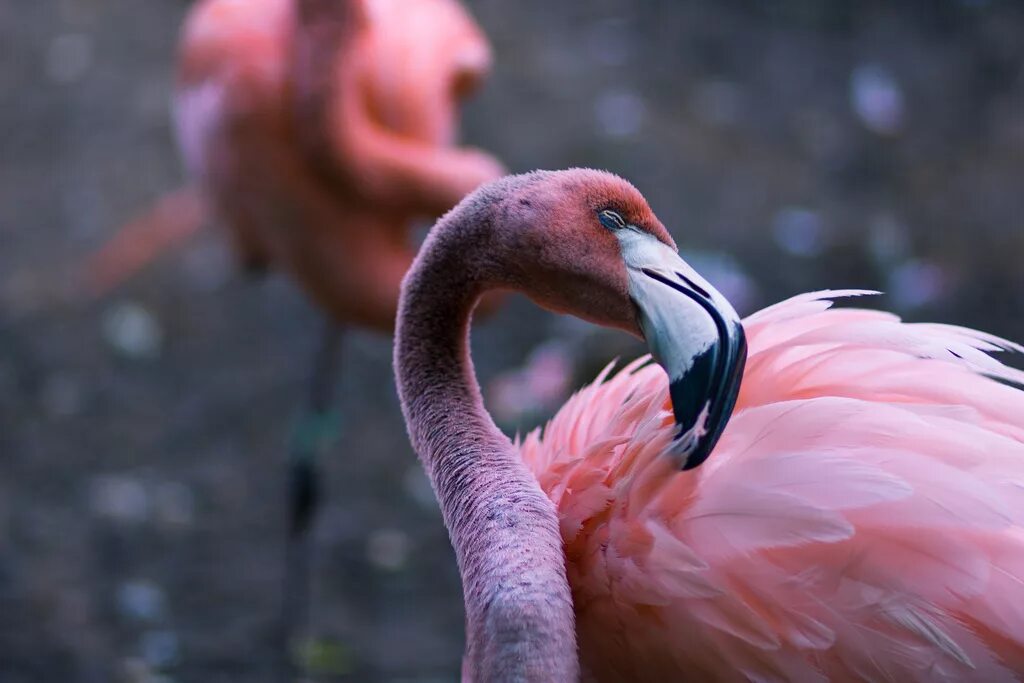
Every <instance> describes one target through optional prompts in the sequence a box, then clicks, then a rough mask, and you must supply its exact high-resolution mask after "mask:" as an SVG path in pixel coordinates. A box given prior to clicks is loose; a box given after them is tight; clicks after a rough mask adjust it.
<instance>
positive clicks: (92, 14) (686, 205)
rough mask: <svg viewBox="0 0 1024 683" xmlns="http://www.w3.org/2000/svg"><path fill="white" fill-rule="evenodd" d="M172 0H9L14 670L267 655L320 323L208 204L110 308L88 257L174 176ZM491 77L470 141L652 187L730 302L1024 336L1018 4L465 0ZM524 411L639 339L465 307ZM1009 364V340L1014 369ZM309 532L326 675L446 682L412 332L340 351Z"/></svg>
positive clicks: (1, 64)
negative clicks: (332, 440)
mask: <svg viewBox="0 0 1024 683" xmlns="http://www.w3.org/2000/svg"><path fill="white" fill-rule="evenodd" d="M188 7H189V4H188V3H187V2H182V1H181V0H148V1H147V2H137V1H135V0H4V2H3V3H2V4H0V55H2V59H0V104H2V106H0V467H2V469H0V681H4V682H5V683H6V682H9V681H11V682H15V681H17V682H20V681H67V682H72V683H74V682H78V681H88V682H92V681H125V682H152V683H170V682H171V681H182V682H185V681H241V680H245V681H269V680H271V672H272V664H273V662H274V658H275V656H276V653H275V651H274V628H275V625H276V624H275V619H276V618H277V614H278V609H279V603H280V576H281V569H282V544H283V539H284V534H285V515H284V508H285V497H284V493H285V488H284V480H283V475H284V452H285V450H284V444H285V442H286V439H287V435H288V433H289V430H290V428H291V424H292V420H293V418H294V415H295V412H296V408H297V406H298V404H299V401H300V400H301V398H302V396H303V395H304V387H305V384H306V379H307V373H308V365H309V358H310V354H311V352H312V351H313V349H314V348H315V346H316V342H317V337H318V335H319V330H320V324H319V323H320V321H319V318H318V316H317V314H316V312H315V311H314V310H312V309H311V307H310V306H309V305H308V304H307V303H306V302H305V301H304V300H303V298H302V296H301V295H300V294H299V293H298V292H297V291H296V290H295V289H294V288H293V287H292V286H291V284H290V283H288V282H287V281H285V280H284V279H283V278H282V277H280V276H277V277H272V278H270V279H269V280H267V281H265V282H263V283H261V284H259V283H253V282H250V281H248V280H247V279H246V278H245V277H243V276H242V275H240V274H239V273H237V272H236V270H235V269H234V267H233V263H232V260H231V257H230V254H229V253H228V250H227V246H226V241H225V240H224V239H223V234H222V233H220V232H218V231H217V230H212V229H211V230H207V231H205V232H204V233H203V234H202V235H200V236H199V237H198V239H194V240H192V241H191V242H189V243H188V244H187V245H186V246H185V247H184V248H182V249H179V250H177V251H175V252H174V253H171V254H168V255H167V257H166V258H163V259H161V260H160V261H159V262H158V263H156V264H155V265H154V266H153V267H151V268H149V269H148V270H147V271H145V272H144V273H142V274H141V275H140V276H139V277H137V278H135V279H134V280H132V281H131V282H130V283H129V284H128V285H126V286H124V287H122V288H120V289H119V290H117V291H116V292H115V294H114V295H113V296H111V297H109V298H108V299H105V300H102V301H90V300H88V298H87V297H85V296H84V295H83V294H82V293H81V291H80V289H79V288H78V287H77V286H76V285H75V282H76V273H77V270H78V268H80V266H81V264H82V261H83V259H84V258H85V257H86V256H87V255H88V254H89V253H90V252H91V251H92V250H94V249H96V248H97V247H99V246H100V245H101V244H102V243H103V242H104V241H105V240H106V239H108V238H109V237H110V236H111V235H112V234H113V233H114V231H115V230H116V228H117V226H118V225H119V224H120V223H121V222H123V221H124V220H126V219H127V218H129V217H130V216H132V215H133V214H135V213H136V212H138V211H139V210H140V209H143V208H144V207H146V206H147V205H148V204H149V203H150V202H152V201H153V200H155V199H156V198H157V197H159V196H160V195H161V194H162V193H163V192H165V191H167V190H170V189H173V188H175V187H177V186H179V185H180V184H181V182H182V172H181V169H180V166H179V162H178V160H177V156H176V152H175V147H174V144H173V141H172V136H171V129H170V124H169V117H168V100H169V96H170V92H171V72H172V63H173V60H174V55H175V43H176V34H177V31H178V28H179V25H180V23H181V20H182V18H183V16H184V13H185V12H186V11H187V10H188ZM470 8H471V10H472V11H473V12H474V14H475V15H476V17H477V18H478V19H479V21H480V23H481V24H482V25H483V27H484V29H485V30H486V31H487V32H488V33H489V35H490V36H491V39H492V40H493V44H494V48H495V53H496V70H495V73H494V75H493V78H492V79H491V80H490V81H489V83H488V84H487V86H486V88H485V90H484V92H482V93H481V94H480V96H479V97H477V98H476V99H475V100H474V102H473V103H472V104H471V105H470V106H469V107H468V109H467V110H466V116H465V136H464V137H465V138H466V139H467V140H468V141H470V142H472V143H474V144H477V145H479V146H481V147H484V148H487V149H489V150H493V151H494V152H495V153H497V154H498V155H499V156H500V157H502V158H503V159H504V160H505V161H506V163H507V164H508V165H509V167H510V168H511V169H513V170H516V171H522V170H528V169H532V168H538V167H539V168H561V167H566V166H571V165H589V166H596V167H601V168H607V169H610V170H613V171H616V172H618V173H620V174H622V175H624V176H626V177H627V178H629V179H630V180H632V181H633V182H634V183H635V184H636V185H637V186H638V187H639V188H640V189H641V190H642V191H643V192H644V193H645V194H646V195H647V197H648V198H649V200H650V202H651V204H652V205H653V207H654V208H655V211H656V212H657V213H658V214H659V216H660V217H661V219H662V220H663V221H664V222H665V224H666V225H668V226H669V227H670V228H671V229H672V230H673V232H674V234H675V237H676V239H677V240H678V242H679V243H680V245H681V247H682V248H683V250H684V251H685V252H686V256H687V257H688V258H689V259H690V260H691V262H692V263H694V265H696V266H697V267H698V269H702V270H703V271H704V272H706V273H707V275H708V276H709V279H711V280H712V281H713V282H715V283H717V284H718V285H720V287H721V289H722V290H723V291H724V292H725V293H726V295H727V296H729V297H730V298H732V299H733V301H734V302H735V304H736V306H737V308H738V309H739V310H740V311H741V313H749V312H751V311H753V310H755V309H756V308H758V307H760V306H762V305H766V304H769V303H772V302H774V301H777V300H779V299H780V298H783V297H786V296H788V295H791V294H794V293H797V292H800V291H804V290H808V289H820V288H829V287H832V288H835V287H868V288H876V289H881V290H884V291H885V292H887V294H886V295H885V296H884V297H882V298H879V299H876V300H875V301H871V302H868V303H869V304H870V305H873V306H874V305H877V306H884V307H887V308H890V309H892V310H895V311H896V312H898V313H900V314H901V315H903V316H904V317H906V318H908V319H912V320H924V319H929V320H941V321H946V322H953V323H960V324H967V325H971V326H976V327H980V328H983V329H985V330H988V331H991V332H994V333H997V334H1000V335H1004V336H1008V337H1010V338H1015V339H1018V340H1024V275H1022V268H1021V262H1022V260H1024V229H1022V228H1024V226H1022V220H1024V187H1022V181H1024V5H1022V4H1021V3H1020V2H1017V1H1016V0H1002V1H1000V0H989V1H986V0H960V1H959V2H957V1H954V0H943V1H939V0H935V1H932V2H901V3H891V2H830V3H822V2H815V1H813V0H759V1H758V0H746V1H740V0H730V1H712V0H708V1H706V2H683V1H680V0H662V1H657V2H656V1H650V2H634V1H631V0H589V1H587V2H583V1H573V2H553V1H552V0H519V1H518V2H504V1H502V0H476V1H474V2H471V3H470ZM474 349H475V358H476V361H477V369H478V371H479V374H480V377H481V381H482V383H483V385H484V387H485V389H486V391H487V394H488V397H489V405H490V406H491V408H492V409H493V410H494V411H495V413H496V416H497V418H498V419H499V421H500V423H501V424H503V425H505V426H506V427H508V429H509V431H510V433H511V432H514V431H515V430H517V429H519V430H523V429H527V428H530V427H532V426H533V425H535V424H537V423H538V421H539V420H541V419H543V418H544V417H545V416H546V415H548V414H549V413H550V411H551V409H552V407H553V406H556V405H558V404H559V403H560V402H561V400H562V399H564V397H565V395H566V392H567V391H569V390H571V388H572V387H574V386H578V385H579V384H580V383H581V382H583V381H584V380H585V379H587V378H588V377H591V376H592V375H593V373H594V372H595V371H596V369H597V368H599V367H600V366H601V365H603V364H604V362H606V361H607V360H608V359H610V358H611V357H613V356H614V355H616V354H625V355H630V354H634V353H637V352H638V349H637V347H635V346H634V345H633V344H632V342H631V341H629V340H627V339H624V338H623V337H621V336H620V335H617V334H612V333H605V332H601V331H597V330H595V329H594V328H591V327H589V326H588V325H585V324H583V323H580V322H576V321H572V320H567V319H557V318H556V317H554V316H552V315H549V314H546V313H544V312H541V311H539V310H537V309H536V308H534V307H533V306H532V305H531V304H529V303H528V302H526V301H524V300H518V299H516V300H513V301H512V302H511V304H510V305H509V306H507V307H506V308H505V309H503V310H502V311H501V313H500V314H498V315H497V316H496V317H494V318H493V319H492V320H491V321H489V322H487V323H486V324H481V325H479V326H478V327H477V329H476V331H475V338H474ZM1017 364H1019V361H1018V362H1017ZM342 375H343V378H342V380H341V411H342V415H343V418H344V432H343V439H342V441H341V445H340V446H339V447H338V448H336V449H335V451H334V452H333V453H331V454H330V456H329V457H328V458H327V460H326V462H325V479H326V482H325V486H326V488H327V492H328V496H329V502H328V503H327V506H326V509H324V510H323V514H322V515H321V517H320V519H319V523H318V525H317V527H316V529H315V536H316V539H317V543H318V553H317V555H316V558H315V575H316V583H315V600H314V607H313V613H312V623H313V629H312V630H313V637H312V639H311V640H310V641H309V643H308V648H307V654H306V656H307V659H308V663H309V664H310V666H311V669H312V671H313V673H314V674H315V676H313V677H314V678H317V679H318V680H352V681H395V682H398V681H410V682H411V681H421V682H426V681H451V680H455V679H456V677H457V671H458V667H459V661H460V656H461V647H462V612H461V593H460V588H459V583H458V575H457V572H456V569H455V564H454V559H453V556H452V553H451V550H450V548H449V546H448V543H447V538H446V535H445V531H444V529H443V527H442V525H441V520H440V516H439V514H438V511H437V508H436V505H435V504H434V502H433V498H432V494H431V492H430V489H429V485H428V484H427V482H426V480H425V478H424V476H423V475H422V474H421V472H420V469H419V465H418V463H417V461H416V460H415V457H414V455H413V454H412V452H411V450H410V447H409V445H408V443H407V441H406V437H405V432H404V427H403V425H402V422H401V418H400V415H399V411H398V406H397V401H396V399H395V395H394V391H393V389H392V384H391V371H390V342H389V340H388V339H386V338H383V337H380V336H374V335H370V334H366V333H358V334H356V335H354V336H353V337H352V339H351V341H350V343H349V344H348V346H347V349H346V357H345V361H344V365H343V372H342Z"/></svg>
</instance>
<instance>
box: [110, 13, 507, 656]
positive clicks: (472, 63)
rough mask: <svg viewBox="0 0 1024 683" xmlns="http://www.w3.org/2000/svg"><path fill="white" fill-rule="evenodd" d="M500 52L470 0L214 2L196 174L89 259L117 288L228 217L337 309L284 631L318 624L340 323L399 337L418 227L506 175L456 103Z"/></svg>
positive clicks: (197, 122)
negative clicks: (316, 593) (311, 595)
mask: <svg viewBox="0 0 1024 683" xmlns="http://www.w3.org/2000/svg"><path fill="white" fill-rule="evenodd" d="M490 58H491V57H490V48H489V45H488V43H487V39H486V37H485V36H484V34H483V33H482V31H481V30H480V28H479V27H478V26H477V25H476V23H475V22H474V21H473V19H472V18H471V17H470V16H469V15H468V14H467V13H466V11H465V10H464V8H463V7H462V5H461V4H459V2H458V0H203V1H201V2H198V3H197V4H196V5H195V7H194V8H193V9H192V10H191V12H190V13H189V16H188V19H187V21H186V24H185V26H184V29H183V31H182V39H181V48H180V57H179V63H178V77H177V88H176V92H175V96H174V118H175V124H176V127H177V132H178V142H179V145H180V148H181V152H182V156H183V157H184V160H185V164H186V166H187V169H188V171H189V174H190V176H191V177H192V180H193V182H194V185H193V186H192V187H190V188H186V189H184V190H179V191H177V192H175V193H171V194H169V195H168V196H167V197H166V198H164V199H163V200H161V201H160V202H159V203H158V204H157V206H156V207H155V209H154V210H152V211H150V212H148V213H147V214H145V215H144V216H142V217H141V218H139V219H138V220H136V221H134V222H133V223H131V224H129V225H128V226H127V228H126V229H125V230H124V231H122V232H121V233H120V234H119V235H117V236H116V237H115V239H114V240H113V241H112V242H111V243H110V244H109V245H108V247H107V248H105V249H103V250H102V251H101V252H100V253H99V254H98V255H97V256H96V257H95V258H94V259H93V260H92V262H91V264H90V270H91V275H92V278H91V279H92V282H93V283H94V285H96V286H97V288H98V289H99V290H100V291H101V292H102V291H106V290H109V289H110V288H111V287H113V286H116V285H117V284H118V283H119V282H121V281H123V280H124V279H125V278H126V277H127V276H129V275H130V274H131V273H133V272H135V271H137V270H138V269H139V268H141V267H142V266H144V265H145V264H146V263H147V262H148V261H150V260H151V259H152V258H154V257H155V256H157V255H158V254H159V253H160V252H161V251H163V250H165V249H166V248H167V247H169V246H171V245H173V244H174V243H176V242H178V241H180V240H182V239H184V238H186V237H188V236H189V235H190V234H192V233H193V232H195V230H196V229H198V227H199V226H201V225H202V224H203V222H204V220H205V219H206V218H208V217H212V218H214V219H216V220H217V221H218V222H220V223H222V224H223V225H225V226H226V227H227V228H228V230H229V232H230V235H231V238H232V241H233V244H234V247H235V251H236V253H237V255H238V257H239V260H240V261H241V262H242V263H243V264H244V265H245V266H247V267H249V268H252V269H257V270H262V269H264V268H266V267H268V266H276V267H279V268H281V269H283V270H284V271H286V272H287V273H288V274H289V275H291V276H292V277H293V278H295V280H297V281H298V283H299V284H300V286H302V287H303V288H304V289H305V291H306V292H307V293H308V294H309V295H310V296H311V297H312V299H313V300H314V301H315V302H316V303H317V304H318V305H319V306H320V307H322V308H323V309H324V310H326V311H327V313H328V314H329V315H330V316H331V319H332V322H331V325H330V326H329V328H328V330H327V333H326V334H325V338H324V341H323V346H322V349H321V351H320V353H318V355H317V359H316V361H315V367H314V371H313V386H312V389H311V396H310V399H309V406H308V409H307V414H306V415H304V416H303V418H302V419H301V420H300V422H299V423H298V425H297V429H296V433H295V435H294V443H293V450H292V457H291V458H290V478H291V486H290V491H291V493H290V495H291V531H290V543H289V553H288V562H287V565H288V577H289V578H286V590H287V591H288V595H287V596H286V601H285V604H286V610H287V613H286V615H285V623H286V627H285V630H286V631H289V630H292V629H293V628H294V624H295V623H296V622H298V621H300V620H301V619H302V617H303V614H302V612H303V603H304V602H305V597H306V592H307V589H306V580H305V579H306V574H307V573H308V568H307V566H306V556H305V554H306V547H307V543H308V541H307V540H306V538H305V534H306V531H307V530H308V528H309V526H310V524H311V521H312V515H313V512H314V509H315V504H316V498H317V491H316V486H315V485H316V476H315V458H316V454H317V452H318V451H320V450H322V449H323V448H324V447H325V445H326V444H325V441H327V438H328V437H329V436H330V435H331V434H332V433H333V432H334V431H335V429H336V427H335V426H334V425H333V416H332V412H331V411H330V407H331V406H330V404H331V402H332V401H331V393H332V391H331V389H332V380H333V375H334V370H335V367H336V364H337V362H338V353H339V346H340V343H341V339H342V333H341V328H340V325H341V324H348V325H356V326H363V327H368V328H371V329H374V330H379V331H383V332H390V331H391V329H392V327H393V325H394V318H395V312H396V309H397V302H398V294H399V287H400V285H401V280H402V277H403V276H404V274H405V272H406V270H407V269H408V267H409V265H410V264H411V263H412V258H413V255H414V253H415V249H414V245H413V244H412V239H411V237H412V235H411V233H412V229H413V226H414V221H415V220H416V219H419V218H422V217H425V216H438V215H440V214H441V213H443V212H445V211H447V210H448V209H450V208H451V207H452V206H454V205H455V203H456V202H458V201H459V200H460V199H461V198H462V197H463V196H464V195H465V194H466V193H467V192H469V191H471V190H473V189H474V188H475V187H477V186H478V185H479V184H480V183H482V182H484V181H487V180H491V179H493V178H495V177H497V176H499V175H501V173H502V172H503V171H502V167H501V164H500V163H499V162H498V161H497V160H496V159H495V158H494V157H492V156H491V155H489V154H487V153H485V152H483V151H480V150H477V149H473V148H468V147H457V146H456V145H455V137H456V129H457V125H458V104H459V102H460V101H462V100H463V99H464V98H465V97H466V96H467V95H468V94H469V93H470V92H471V91H472V90H474V89H475V88H476V86H477V85H478V84H479V83H480V82H481V81H482V79H483V78H484V76H485V75H486V73H487V71H488V69H489V67H490ZM285 638H286V639H287V638H288V634H287V633H286V634H285Z"/></svg>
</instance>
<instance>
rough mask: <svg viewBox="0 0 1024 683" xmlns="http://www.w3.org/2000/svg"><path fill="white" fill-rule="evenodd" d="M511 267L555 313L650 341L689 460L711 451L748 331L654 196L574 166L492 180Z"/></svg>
mask: <svg viewBox="0 0 1024 683" xmlns="http://www.w3.org/2000/svg"><path fill="white" fill-rule="evenodd" d="M492 188H493V189H492V190H487V189H484V190H483V193H484V194H488V193H489V192H494V191H495V190H497V191H498V192H499V196H500V202H499V203H498V206H497V207H496V210H495V211H494V212H493V213H492V216H493V217H494V220H495V221H496V222H500V223H501V226H500V227H501V228H502V229H500V230H497V234H498V235H499V239H501V240H502V244H501V247H502V248H501V249H500V251H501V252H502V253H503V254H505V255H507V259H508V260H507V261H506V262H505V263H503V264H502V265H503V266H504V268H503V269H502V270H504V271H505V272H507V273H509V275H510V276H511V280H512V282H511V283H509V284H511V286H513V287H515V288H516V289H520V290H522V291H524V292H525V293H527V294H528V295H529V296H530V297H531V298H532V299H533V300H534V301H536V302H537V303H538V304H540V305H541V306H543V307H545V308H548V309H550V310H553V311H556V312H561V313H571V314H574V315H576V316H578V317H581V318H583V319H585V320H589V321H591V322H594V323H597V324H601V325H606V326H611V327H617V328H620V329H624V330H626V331H628V332H631V333H633V334H635V335H637V336H639V337H641V338H643V339H644V340H645V341H646V342H647V344H648V347H649V348H650V351H651V355H652V357H653V358H654V360H655V361H656V362H657V363H659V364H660V365H661V366H662V367H663V368H664V369H665V371H666V373H667V374H668V377H669V383H670V384H669V388H670V396H671V399H672V408H673V413H674V415H675V420H676V423H677V425H678V428H679V434H678V436H677V437H676V440H675V441H674V442H673V446H672V449H671V452H672V453H673V454H674V455H675V456H676V457H677V458H678V460H679V465H680V467H681V468H682V469H692V468H694V467H696V466H698V465H700V464H701V463H702V462H704V460H705V459H706V458H707V457H708V455H709V454H710V452H711V450H712V448H713V447H714V445H715V443H716V442H717V441H718V439H719V437H720V436H721V434H722V431H723V430H724V428H725V424H726V423H727V422H728V420H729V417H730V416H731V414H732V410H733V408H734V406H735V404H736V397H737V395H738V393H739V387H740V380H741V378H742V375H743V366H744V364H745V361H746V339H745V336H744V333H743V327H742V325H741V323H740V319H739V316H738V315H737V314H736V311H735V310H733V307H732V306H731V305H730V304H729V302H728V301H726V299H725V298H724V297H723V296H722V295H721V294H720V293H719V292H718V291H717V290H715V288H714V287H712V286H711V285H710V284H709V283H708V282H707V281H706V280H705V279H704V278H703V277H701V276H700V275H699V274H698V273H697V272H696V271H695V270H694V269H693V268H691V267H690V266H689V265H688V264H687V263H686V262H685V261H683V259H682V258H680V256H679V253H678V251H677V250H676V246H675V243H674V242H673V240H672V237H671V236H670V235H669V233H668V231H667V230H666V229H665V227H664V226H663V225H662V224H661V222H660V221H659V220H658V218H657V217H656V216H655V215H654V212H653V211H652V210H651V208H650V206H649V205H648V204H647V201H646V200H645V199H644V197H643V195H641V194H640V192H639V191H638V190H637V189H636V188H635V187H633V186H632V185H631V184H630V183H628V182H626V181H625V180H623V179H622V178H619V177H618V176H615V175H612V174H610V173H605V172H601V171H592V170H586V169H572V170H569V171H555V172H550V171H539V172H535V173H530V174H526V175H522V176H514V177H511V178H507V179H505V180H502V181H498V182H497V183H496V184H494V185H492Z"/></svg>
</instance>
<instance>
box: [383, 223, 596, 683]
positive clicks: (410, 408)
mask: <svg viewBox="0 0 1024 683" xmlns="http://www.w3.org/2000/svg"><path fill="white" fill-rule="evenodd" d="M467 214H468V215H469V216H470V217H472V218H479V213H477V215H474V212H472V211H466V210H461V211H460V210H459V209H456V210H455V211H453V212H452V213H450V214H449V215H448V216H446V217H445V219H442V221H441V222H440V223H439V224H438V225H437V226H436V227H435V228H434V230H433V232H432V234H431V236H430V238H429V239H428V240H427V243H426V244H425V245H424V247H423V249H422V251H421V252H420V256H419V257H418V258H417V260H416V262H415V263H414V264H413V268H412V270H410V272H409V274H408V275H407V277H406V282H405V287H404V289H403V295H402V301H401V303H400V306H399V315H398V324H397V329H396V339H395V372H396V375H397V380H398V389H399V394H400V397H401V401H402V410H403V412H404V414H405V419H406V424H407V425H408V428H409V434H410V437H411V439H412V442H413V446H414V447H415V449H416V451H417V452H418V453H419V455H420V458H421V459H422V461H423V463H424V465H425V466H426V468H427V470H428V471H429V473H430V477H431V481H432V482H433V485H434V490H435V491H436V493H437V496H438V499H439V500H440V503H441V510H442V514H443V516H444V521H445V524H446V525H447V527H448V531H449V534H450V536H451V540H452V545H453V546H454V547H455V553H456V556H457V558H458V563H459V570H460V572H461V574H462V585H463V592H464V596H465V601H466V631H467V634H466V635H467V649H466V660H465V663H464V673H465V674H466V676H467V678H469V679H470V680H474V681H499V680H500V681H505V680H516V681H572V680H576V678H577V677H578V661H577V653H576V639H575V627H574V623H573V611H572V598H571V596H570V592H569V586H568V582H567V580H566V576H565V560H564V554H563V551H562V541H561V537H560V535H559V531H558V521H557V517H556V514H555V509H554V506H553V505H552V504H551V502H550V501H549V500H548V498H547V497H546V496H545V495H544V493H543V492H542V491H541V490H540V487H539V486H538V484H537V482H536V480H535V479H534V477H533V475H532V474H531V473H530V472H529V471H528V470H527V469H526V467H525V465H524V464H523V462H522V460H521V459H520V457H519V454H518V453H517V451H516V450H515V448H514V447H513V445H512V443H511V442H510V441H509V440H508V438H507V437H506V436H504V435H503V434H502V433H501V432H500V431H499V430H498V428H497V427H496V426H495V425H494V422H493V421H492V420H491V417H490V415H488V414H487V412H486V410H485V409H484V407H483V401H482V399H481V396H480V388H479V385H478V384H477V382H476V378H475V376H474V374H473V364H472V361H471V359H470V356H469V323H470V317H471V313H472V309H473V307H474V305H475V303H476V301H477V299H478V298H479V296H480V295H481V294H482V293H483V292H484V291H485V290H486V289H489V288H491V287H492V286H493V285H495V284H497V283H500V282H502V281H503V278H502V277H501V276H502V272H501V268H500V267H498V266H497V265H496V264H495V263H494V262H493V261H491V260H489V258H488V255H493V254H494V253H495V250H494V249H493V245H489V244H488V242H489V241H490V240H489V234H490V232H491V231H490V229H489V228H490V221H489V220H487V219H484V220H482V221H474V222H473V223H467V222H466V221H465V220H462V221H460V220H458V218H459V216H460V215H461V216H465V215H467Z"/></svg>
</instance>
